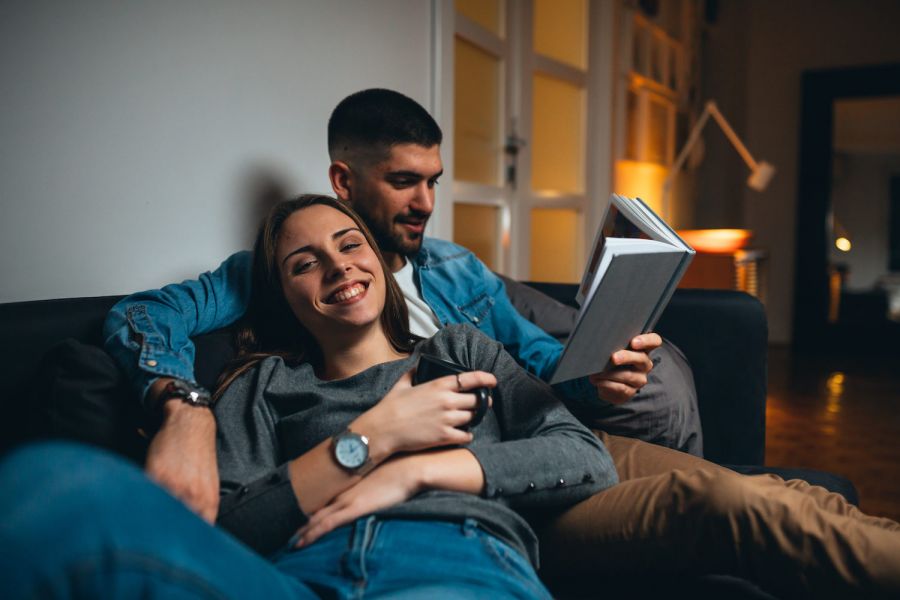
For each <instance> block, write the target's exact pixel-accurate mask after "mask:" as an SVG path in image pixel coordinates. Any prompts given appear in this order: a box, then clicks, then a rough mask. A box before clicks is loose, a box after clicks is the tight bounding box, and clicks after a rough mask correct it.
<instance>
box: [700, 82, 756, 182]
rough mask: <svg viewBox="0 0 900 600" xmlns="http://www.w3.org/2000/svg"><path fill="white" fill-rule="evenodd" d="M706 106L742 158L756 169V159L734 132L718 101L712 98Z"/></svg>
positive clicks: (752, 169)
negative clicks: (717, 104)
mask: <svg viewBox="0 0 900 600" xmlns="http://www.w3.org/2000/svg"><path fill="white" fill-rule="evenodd" d="M706 108H707V110H709V112H710V114H712V116H713V118H714V119H715V120H716V123H718V124H719V127H721V128H722V131H724V132H725V137H727V138H728V141H730V142H731V144H732V145H733V146H734V149H735V150H737V151H738V154H740V155H741V158H743V159H744V162H745V163H747V166H748V167H750V170H751V171H756V170H757V169H758V168H759V166H758V165H757V164H756V161H755V160H753V157H752V156H750V151H749V150H747V147H746V146H744V143H743V142H741V138H739V137H738V135H737V134H736V133H735V132H734V129H732V128H731V125H729V124H728V121H726V120H725V117H724V116H723V115H722V113H720V112H719V107H718V106H716V103H715V102H714V101H712V100H710V101H709V102H707V103H706Z"/></svg>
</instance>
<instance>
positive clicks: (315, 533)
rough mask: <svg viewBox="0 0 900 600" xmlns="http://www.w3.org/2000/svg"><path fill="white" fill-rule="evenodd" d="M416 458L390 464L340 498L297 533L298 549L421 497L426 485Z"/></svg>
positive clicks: (321, 510)
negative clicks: (334, 531)
mask: <svg viewBox="0 0 900 600" xmlns="http://www.w3.org/2000/svg"><path fill="white" fill-rule="evenodd" d="M417 458H418V457H417V456H415V455H411V456H403V457H400V458H395V459H392V460H389V461H387V462H385V463H383V464H381V466H379V467H378V468H376V469H375V470H374V471H372V472H371V473H369V474H368V475H366V476H365V477H364V478H363V479H362V480H360V481H359V482H358V483H356V484H355V485H354V486H353V487H351V488H349V489H347V490H346V491H344V492H343V493H341V494H339V495H338V496H336V497H335V499H334V500H332V501H331V502H330V503H329V504H328V505H327V506H325V507H324V508H321V509H319V510H318V511H316V512H315V513H313V515H312V516H311V517H310V518H309V521H307V522H306V525H304V526H303V527H301V528H300V529H298V530H297V534H296V535H297V537H298V539H297V543H296V544H295V547H297V548H299V547H301V546H308V545H309V544H312V543H313V542H314V541H316V540H317V539H319V538H320V537H322V536H323V535H325V534H326V533H328V532H329V531H332V530H334V529H337V528H338V527H341V526H343V525H346V524H347V523H350V522H352V521H354V520H356V519H358V518H359V517H362V516H364V515H367V514H369V513H373V512H376V511H379V510H381V509H384V508H387V507H389V506H394V505H395V504H400V503H401V502H404V501H406V500H409V499H410V498H412V497H413V496H415V495H416V494H418V493H419V492H420V491H421V489H422V485H423V480H422V477H421V476H420V473H419V472H418V471H419V470H418V469H417V468H416V467H417V460H416V459H417Z"/></svg>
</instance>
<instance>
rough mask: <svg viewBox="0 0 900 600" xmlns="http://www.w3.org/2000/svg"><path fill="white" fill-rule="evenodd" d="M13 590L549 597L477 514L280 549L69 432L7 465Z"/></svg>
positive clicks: (352, 528)
mask: <svg viewBox="0 0 900 600" xmlns="http://www.w3.org/2000/svg"><path fill="white" fill-rule="evenodd" d="M0 490H3V491H2V497H0V515H2V518H0V590H3V596H4V598H30V597H41V598H130V597H138V596H140V597H142V598H143V597H146V598H175V599H179V598H298V599H302V598H317V597H322V596H324V597H329V598H388V597H389V598H492V599H493V598H549V597H550V595H549V593H548V592H547V590H546V588H544V586H543V585H542V584H541V582H540V580H539V579H538V578H537V575H536V573H535V572H534V569H533V568H532V567H531V565H530V563H529V562H528V561H527V560H526V559H525V558H524V557H523V556H522V555H521V554H519V553H518V552H517V551H515V550H513V549H512V548H510V547H509V546H508V545H507V544H505V543H504V542H502V541H501V540H499V539H498V538H496V537H494V536H492V535H490V534H488V533H486V532H485V531H484V530H482V529H481V528H479V526H478V524H477V523H475V522H474V521H471V520H470V521H466V522H465V523H452V522H443V521H402V520H383V519H379V518H377V517H374V516H369V517H364V518H362V519H359V520H357V521H356V522H355V523H353V524H351V525H348V526H345V527H342V528H340V529H337V530H335V531H333V532H331V533H330V534H328V535H326V536H324V537H323V538H322V539H320V540H319V541H317V542H316V543H315V544H312V545H311V546H309V547H307V548H304V549H301V550H293V549H291V548H289V547H286V548H285V549H283V550H281V551H279V552H277V553H275V554H274V555H273V556H271V557H269V559H268V560H266V559H265V558H263V557H261V556H259V555H258V554H256V553H254V552H253V551H251V550H250V549H248V548H246V547H245V546H243V545H242V544H241V543H240V542H238V541H237V540H235V539H234V538H232V537H231V536H230V535H228V534H227V533H225V532H223V531H220V530H218V529H216V528H214V527H211V526H209V525H208V524H206V523H205V522H204V521H202V520H201V519H200V518H199V517H197V516H196V515H194V514H193V513H192V512H190V511H189V510H188V509H187V508H186V507H185V506H184V505H182V504H181V503H180V502H179V501H178V500H176V499H174V498H173V497H172V496H170V495H168V494H167V493H166V492H165V491H164V490H162V489H161V488H160V487H158V486H156V485H155V484H153V483H152V482H150V480H148V479H147V478H146V477H145V476H144V474H143V473H142V472H141V471H140V470H139V469H137V468H135V467H133V466H132V465H131V464H129V463H127V462H126V461H124V460H121V459H119V458H117V457H115V456H113V455H110V454H107V453H105V452H103V451H100V450H96V449H92V448H88V447H85V446H79V445H76V444H68V443H46V444H40V445H35V446H30V447H27V448H24V449H21V450H18V451H16V452H14V453H13V454H11V455H10V456H8V457H7V458H6V459H5V460H4V461H3V462H2V463H0Z"/></svg>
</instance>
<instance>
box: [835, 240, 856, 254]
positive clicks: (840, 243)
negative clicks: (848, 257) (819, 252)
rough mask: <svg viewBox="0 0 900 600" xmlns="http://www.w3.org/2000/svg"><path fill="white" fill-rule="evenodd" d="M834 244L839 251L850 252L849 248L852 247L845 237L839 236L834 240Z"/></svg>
mask: <svg viewBox="0 0 900 600" xmlns="http://www.w3.org/2000/svg"><path fill="white" fill-rule="evenodd" d="M834 245H835V246H836V247H837V249H838V250H840V251H841V252H850V248H852V247H853V244H851V243H850V240H848V239H847V238H845V237H839V238H838V239H836V240H834Z"/></svg>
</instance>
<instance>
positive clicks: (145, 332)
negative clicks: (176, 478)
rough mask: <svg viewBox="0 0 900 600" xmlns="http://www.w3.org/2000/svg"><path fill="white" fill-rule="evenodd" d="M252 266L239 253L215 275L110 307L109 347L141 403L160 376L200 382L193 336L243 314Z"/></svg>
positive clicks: (132, 297)
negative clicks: (195, 371)
mask: <svg viewBox="0 0 900 600" xmlns="http://www.w3.org/2000/svg"><path fill="white" fill-rule="evenodd" d="M251 262H252V254H251V253H250V252H246V251H245V252H238V253H236V254H233V255H231V256H230V257H228V258H227V259H226V260H225V262H223V263H222V264H221V265H220V266H219V268H217V269H216V270H215V271H212V272H206V273H203V274H202V275H200V276H199V277H198V278H197V279H194V280H188V281H184V282H182V283H178V284H171V285H167V286H165V287H164V288H162V289H159V290H149V291H145V292H138V293H136V294H132V295H130V296H128V297H127V298H124V299H122V300H120V301H119V302H118V303H116V305H115V306H113V307H112V309H110V311H109V314H107V316H106V321H105V322H104V323H103V338H104V340H105V342H104V347H105V348H106V351H107V352H108V353H109V354H110V355H111V356H112V357H113V358H114V359H115V360H116V362H118V363H119V365H121V367H122V368H123V369H124V371H125V373H126V375H127V377H128V379H129V381H130V382H131V384H132V387H133V388H134V390H135V391H136V392H137V393H138V394H139V395H140V398H141V399H142V401H144V399H145V397H146V394H147V390H148V389H149V388H150V386H151V385H152V384H153V382H154V381H156V380H157V379H158V378H159V377H177V378H179V379H184V380H187V381H191V382H195V378H194V343H193V342H192V341H191V336H194V335H199V334H201V333H206V332H208V331H213V330H214V329H218V328H220V327H225V326H227V325H230V324H231V323H233V322H235V321H236V320H237V319H239V318H240V317H241V316H242V315H243V314H244V312H245V311H246V310H247V304H248V302H249V299H250V280H251ZM147 408H149V407H147Z"/></svg>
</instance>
